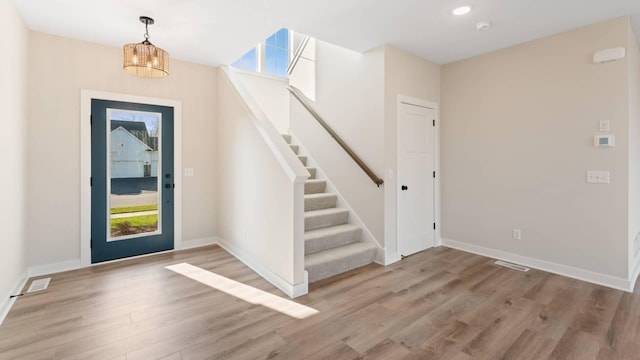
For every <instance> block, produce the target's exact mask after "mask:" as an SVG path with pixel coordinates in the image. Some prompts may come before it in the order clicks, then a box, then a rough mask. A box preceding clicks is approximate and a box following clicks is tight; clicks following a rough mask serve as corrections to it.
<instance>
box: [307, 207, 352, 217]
mask: <svg viewBox="0 0 640 360" xmlns="http://www.w3.org/2000/svg"><path fill="white" fill-rule="evenodd" d="M348 212H349V210H347V209H344V208H328V209H320V210H310V211H305V212H304V217H305V218H308V217H313V216H323V215H330V214H340V213H348Z"/></svg>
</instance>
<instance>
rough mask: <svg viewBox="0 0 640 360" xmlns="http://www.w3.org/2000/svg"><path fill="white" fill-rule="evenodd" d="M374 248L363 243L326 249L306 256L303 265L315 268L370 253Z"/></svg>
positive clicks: (372, 245)
mask: <svg viewBox="0 0 640 360" xmlns="http://www.w3.org/2000/svg"><path fill="white" fill-rule="evenodd" d="M375 248H376V246H375V245H374V244H370V243H367V242H364V241H359V242H355V243H351V244H347V245H342V246H338V247H335V248H332V249H327V250H323V251H319V252H316V253H313V254H309V255H306V256H305V257H304V265H305V267H310V266H316V265H319V264H323V263H327V262H332V261H336V260H338V259H343V258H347V257H350V256H353V255H357V254H359V253H362V252H367V251H371V250H372V249H375Z"/></svg>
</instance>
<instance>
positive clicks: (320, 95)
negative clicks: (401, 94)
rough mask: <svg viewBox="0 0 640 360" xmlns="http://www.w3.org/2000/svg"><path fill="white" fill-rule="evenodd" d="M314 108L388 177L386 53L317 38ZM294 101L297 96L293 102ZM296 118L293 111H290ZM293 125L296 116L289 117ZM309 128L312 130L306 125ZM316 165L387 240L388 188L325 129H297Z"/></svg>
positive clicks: (374, 232) (377, 236)
mask: <svg viewBox="0 0 640 360" xmlns="http://www.w3.org/2000/svg"><path fill="white" fill-rule="evenodd" d="M316 59H317V60H316V76H317V81H316V101H315V102H314V103H312V106H313V107H314V109H315V110H316V111H317V112H318V113H319V114H320V116H322V117H323V119H324V120H325V121H326V122H327V123H328V124H329V126H331V127H332V128H333V130H334V131H335V132H336V133H337V134H338V135H339V136H340V137H341V138H342V139H343V140H344V141H345V142H346V143H347V144H348V145H349V146H350V147H351V148H352V149H353V150H354V151H355V153H356V154H358V156H360V157H361V158H362V159H363V160H364V162H365V163H366V164H367V165H368V166H369V167H370V168H371V169H372V170H373V172H374V173H376V175H377V176H378V177H381V178H383V177H384V85H383V81H384V76H383V72H384V65H383V64H384V53H383V50H382V48H378V49H374V50H372V51H369V52H367V53H364V54H361V53H356V52H353V51H350V50H347V49H344V48H340V47H338V46H335V45H331V44H328V43H325V42H322V41H317V42H316ZM291 101H296V100H291ZM292 116H293V114H292ZM291 121H292V126H293V123H294V122H295V119H293V118H292V119H291ZM307 130H310V129H307ZM292 131H293V133H294V134H295V135H296V137H298V139H300V141H301V142H302V144H303V145H304V146H305V148H306V149H307V150H308V151H309V153H310V155H311V157H313V158H314V159H315V160H316V162H317V163H318V166H320V168H322V170H323V171H324V172H325V174H326V175H327V176H328V177H329V179H330V180H331V182H332V183H333V184H334V185H335V186H336V188H337V189H338V190H339V191H340V193H341V194H342V195H343V197H344V199H345V201H346V202H347V203H349V205H350V206H351V207H352V208H353V209H354V211H355V212H357V213H358V215H359V217H360V219H361V220H362V221H363V223H364V224H365V226H367V228H368V229H369V230H370V231H371V233H372V235H373V236H374V238H375V239H376V240H377V241H378V242H379V243H380V244H383V239H384V211H383V207H384V196H383V195H384V191H383V189H382V188H378V187H377V186H376V185H375V184H374V183H373V181H372V180H370V179H369V177H368V176H367V175H366V174H365V173H364V172H363V171H362V170H361V169H360V168H359V167H358V165H357V164H356V163H355V162H354V161H353V160H352V159H351V158H349V157H348V156H346V153H344V150H342V149H341V148H340V147H339V146H338V145H337V143H335V141H333V140H332V139H330V138H329V140H328V141H326V139H327V138H328V135H327V134H326V132H325V131H324V130H323V129H313V130H312V131H311V130H310V131H309V132H307V131H301V130H296V129H295V128H294V127H292Z"/></svg>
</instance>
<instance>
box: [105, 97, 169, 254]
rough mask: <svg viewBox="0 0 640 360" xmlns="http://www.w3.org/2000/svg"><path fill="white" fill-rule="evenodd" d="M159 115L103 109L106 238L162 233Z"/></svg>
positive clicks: (113, 238) (112, 239) (160, 118)
mask: <svg viewBox="0 0 640 360" xmlns="http://www.w3.org/2000/svg"><path fill="white" fill-rule="evenodd" d="M161 124H162V114H161V113H154V112H141V111H131V110H120V109H107V134H108V135H107V147H108V149H107V207H108V210H109V211H107V216H108V217H109V219H108V221H107V223H108V224H109V226H108V228H107V232H108V233H107V239H108V241H114V240H124V239H132V238H137V237H140V236H148V235H153V234H161V233H162V222H161V221H159V219H162V216H161V214H160V212H161V211H162V209H161V207H159V206H158V204H162V198H161V197H162V192H161V191H159V190H160V182H161V180H162V177H161V176H160V175H161V170H162V164H161V159H162V156H160V155H161V149H160V144H161V142H160V141H158V139H160V138H161V131H162V129H161Z"/></svg>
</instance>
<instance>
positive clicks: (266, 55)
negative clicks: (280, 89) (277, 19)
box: [231, 28, 293, 78]
mask: <svg viewBox="0 0 640 360" xmlns="http://www.w3.org/2000/svg"><path fill="white" fill-rule="evenodd" d="M292 41H293V36H292V32H290V31H289V30H288V29H286V28H282V29H280V30H278V31H277V32H275V33H274V34H272V35H271V36H269V37H268V38H267V39H266V40H265V41H263V42H261V43H260V44H258V45H257V46H256V47H254V48H253V49H251V50H249V51H248V52H247V53H246V54H244V55H243V56H242V57H241V58H240V59H238V60H236V62H234V63H233V64H232V65H231V66H232V67H235V68H238V69H242V70H248V71H255V72H261V73H265V74H269V75H274V76H279V77H284V78H287V77H289V74H288V73H287V67H288V66H289V60H290V58H291V48H292V46H291V44H292Z"/></svg>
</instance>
